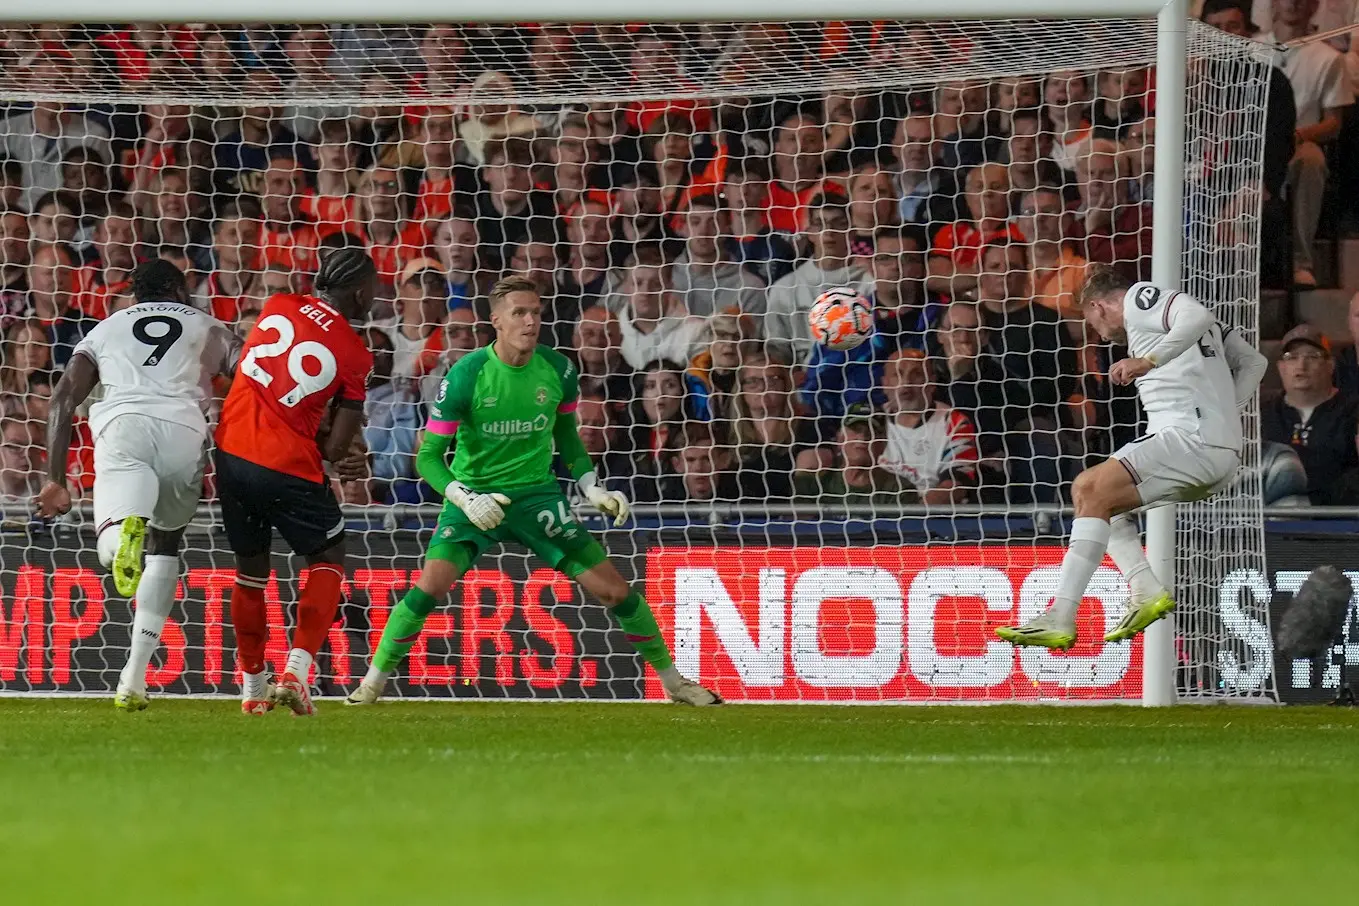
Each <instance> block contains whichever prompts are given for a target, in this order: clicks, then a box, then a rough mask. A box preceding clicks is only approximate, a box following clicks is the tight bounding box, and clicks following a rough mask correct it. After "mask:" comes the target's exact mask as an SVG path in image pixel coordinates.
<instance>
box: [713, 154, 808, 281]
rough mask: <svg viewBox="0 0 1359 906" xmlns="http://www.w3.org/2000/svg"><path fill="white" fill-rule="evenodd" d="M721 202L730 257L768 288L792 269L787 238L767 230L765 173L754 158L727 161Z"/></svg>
mask: <svg viewBox="0 0 1359 906" xmlns="http://www.w3.org/2000/svg"><path fill="white" fill-rule="evenodd" d="M722 201H723V202H725V206H726V209H727V212H728V214H729V215H730V217H731V241H730V244H731V246H732V253H733V254H732V257H733V258H734V260H736V261H737V262H738V263H740V264H741V266H742V267H744V268H745V269H746V270H748V271H750V272H751V273H753V274H755V276H757V277H759V278H760V279H761V280H762V281H764V283H765V284H766V285H768V286H772V285H773V284H774V283H776V282H778V281H779V280H780V279H782V278H783V277H784V276H785V275H787V274H788V273H790V272H791V271H792V270H793V267H794V265H796V264H797V257H798V256H797V252H796V250H795V249H794V248H793V243H792V241H791V240H790V238H789V237H788V236H787V235H785V234H783V233H776V232H774V231H773V230H771V229H770V227H769V218H768V211H769V171H768V169H767V168H766V167H765V166H764V165H763V164H762V163H760V162H759V161H758V160H757V159H756V158H745V159H737V160H731V161H728V162H727V173H726V180H725V181H724V182H723V184H722Z"/></svg>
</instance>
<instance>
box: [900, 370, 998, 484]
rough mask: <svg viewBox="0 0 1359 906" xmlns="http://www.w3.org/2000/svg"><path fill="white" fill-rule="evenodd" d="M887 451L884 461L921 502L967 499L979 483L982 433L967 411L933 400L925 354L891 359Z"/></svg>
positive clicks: (932, 386)
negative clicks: (912, 489) (978, 467)
mask: <svg viewBox="0 0 1359 906" xmlns="http://www.w3.org/2000/svg"><path fill="white" fill-rule="evenodd" d="M883 391H884V393H885V395H886V398H887V405H886V410H887V415H888V419H887V450H886V452H884V453H883V456H882V459H881V460H880V461H879V464H880V465H881V466H882V468H884V469H886V470H887V471H888V472H889V473H891V474H892V475H895V476H897V477H898V478H900V479H902V480H903V481H905V482H907V483H909V484H910V485H912V486H914V487H915V489H916V491H917V492H918V493H919V494H920V499H921V502H922V503H925V504H936V505H938V504H947V503H964V502H967V501H968V500H969V499H971V497H972V493H973V489H974V488H975V487H976V484H977V460H978V454H977V432H976V429H975V428H974V427H973V426H972V422H971V421H970V420H969V419H968V417H967V416H966V415H964V414H963V413H962V412H959V411H958V410H956V409H950V408H949V407H948V406H946V405H944V403H942V402H938V401H936V400H935V398H934V383H933V381H932V379H931V377H930V374H929V371H928V368H927V366H926V360H925V354H924V353H923V352H921V351H920V350H917V349H903V350H901V351H899V352H896V353H894V354H893V355H892V357H891V358H890V359H888V360H887V366H886V368H885V370H884V373H883Z"/></svg>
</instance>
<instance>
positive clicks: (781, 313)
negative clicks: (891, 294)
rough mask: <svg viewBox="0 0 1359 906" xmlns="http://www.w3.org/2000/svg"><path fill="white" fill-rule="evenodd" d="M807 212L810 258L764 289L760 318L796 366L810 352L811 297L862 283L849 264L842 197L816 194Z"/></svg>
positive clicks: (863, 278)
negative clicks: (766, 292) (764, 302)
mask: <svg viewBox="0 0 1359 906" xmlns="http://www.w3.org/2000/svg"><path fill="white" fill-rule="evenodd" d="M808 207H809V217H810V221H811V222H810V224H809V230H810V232H809V238H810V239H811V243H812V258H811V260H809V261H807V262H805V263H803V264H802V265H801V266H799V267H798V268H797V269H796V270H794V271H793V272H792V273H791V274H789V275H788V276H786V277H784V278H783V279H782V280H780V281H779V282H777V283H775V284H774V285H773V286H771V287H769V296H768V303H767V306H768V307H767V310H766V314H765V318H764V335H765V338H766V339H767V340H769V341H770V342H771V343H774V344H776V345H779V346H782V347H783V348H784V349H785V351H786V352H788V353H791V355H792V356H793V360H794V361H795V362H805V361H807V359H808V358H809V357H810V355H811V352H812V345H813V344H812V337H811V330H810V328H809V327H808V326H807V314H808V312H810V311H811V310H812V305H813V304H814V303H815V302H816V297H817V296H819V295H821V293H823V292H825V291H826V290H828V289H830V288H832V287H835V286H853V287H855V288H859V287H861V286H863V285H864V284H865V282H866V275H865V274H864V272H863V270H862V269H861V268H859V267H857V266H856V265H855V263H854V262H853V261H852V260H851V255H850V247H849V213H848V211H847V210H846V209H845V200H844V196H842V195H838V194H833V193H829V192H827V193H821V194H818V195H816V196H815V197H814V198H812V199H811V201H810V203H809V205H808Z"/></svg>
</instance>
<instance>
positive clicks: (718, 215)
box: [671, 194, 765, 318]
mask: <svg viewBox="0 0 1359 906" xmlns="http://www.w3.org/2000/svg"><path fill="white" fill-rule="evenodd" d="M676 221H677V224H678V225H677V229H676V232H678V233H679V235H680V236H681V237H682V238H683V239H684V252H683V253H682V254H681V255H680V256H679V257H678V258H676V259H675V262H674V264H672V265H671V280H672V282H673V285H674V289H675V292H677V293H679V294H680V296H681V297H682V298H683V299H684V304H685V307H686V308H688V310H689V313H690V314H694V315H698V316H700V317H704V318H706V317H710V316H711V315H713V314H715V313H716V312H719V311H727V310H730V309H736V310H737V311H741V312H746V313H748V314H762V313H763V312H764V306H765V293H764V289H765V285H764V283H763V281H761V280H760V278H759V277H757V276H755V274H753V273H751V272H750V271H748V270H746V269H745V268H743V267H741V265H740V264H739V263H738V262H737V261H735V260H734V259H733V258H732V257H731V254H730V251H731V250H730V246H728V245H727V244H726V242H725V239H726V237H727V236H729V235H730V233H731V221H730V218H729V217H728V216H727V212H726V210H725V208H724V207H723V206H722V202H721V200H720V199H719V198H717V196H715V195H711V194H702V195H695V196H693V197H692V198H690V199H689V206H688V209H687V210H686V211H684V212H682V213H681V214H679V215H677V216H676Z"/></svg>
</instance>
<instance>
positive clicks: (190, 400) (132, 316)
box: [74, 302, 230, 437]
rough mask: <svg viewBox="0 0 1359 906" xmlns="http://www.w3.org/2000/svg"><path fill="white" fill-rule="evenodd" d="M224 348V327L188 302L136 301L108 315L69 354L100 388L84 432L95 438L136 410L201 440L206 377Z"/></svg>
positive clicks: (204, 427)
mask: <svg viewBox="0 0 1359 906" xmlns="http://www.w3.org/2000/svg"><path fill="white" fill-rule="evenodd" d="M229 348H230V331H229V330H227V328H226V326H225V325H223V324H222V322H221V321H218V320H217V319H216V318H214V317H212V316H211V315H206V314H203V313H202V312H200V311H198V310H197V309H195V308H192V307H190V306H188V305H180V304H179V303H177V302H143V303H139V304H137V305H133V306H131V307H130V308H125V309H123V310H122V311H120V312H117V313H115V314H112V315H109V316H108V317H107V318H105V319H104V320H103V321H101V322H99V324H98V325H96V326H95V328H94V329H93V330H91V331H90V332H89V333H88V334H86V335H85V338H84V339H83V340H81V341H80V342H79V343H78V344H77V345H76V347H75V350H74V353H76V354H83V355H85V356H86V357H88V358H89V359H90V360H91V361H93V362H94V364H95V365H96V367H98V369H99V382H100V383H101V384H102V385H103V387H104V395H103V398H102V399H101V400H100V401H99V402H97V403H95V404H94V405H93V406H91V407H90V430H91V431H92V432H93V433H94V436H95V437H98V436H99V435H100V433H101V432H102V431H103V430H104V428H105V426H107V425H108V423H109V422H110V421H112V420H113V419H114V418H115V417H116V416H119V415H122V414H124V413H128V412H136V413H139V414H141V415H145V416H149V417H151V418H157V419H161V420H163V421H169V422H175V423H176V424H180V425H185V426H187V427H190V428H194V429H196V430H198V431H200V432H202V434H203V435H204V436H205V437H206V435H207V433H208V421H207V411H208V403H209V401H210V400H211V398H212V377H213V375H214V374H216V373H217V372H218V371H219V370H220V369H221V368H222V366H223V363H224V361H225V358H226V353H227V350H228V349H229Z"/></svg>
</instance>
